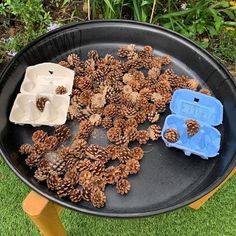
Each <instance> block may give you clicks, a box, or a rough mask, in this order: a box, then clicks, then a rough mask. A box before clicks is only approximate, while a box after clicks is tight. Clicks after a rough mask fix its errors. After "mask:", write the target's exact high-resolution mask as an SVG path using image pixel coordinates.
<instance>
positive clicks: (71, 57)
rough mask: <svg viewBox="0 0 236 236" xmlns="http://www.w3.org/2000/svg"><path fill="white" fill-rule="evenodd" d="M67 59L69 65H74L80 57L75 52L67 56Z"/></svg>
mask: <svg viewBox="0 0 236 236" xmlns="http://www.w3.org/2000/svg"><path fill="white" fill-rule="evenodd" d="M67 61H68V63H69V64H70V65H71V66H75V65H76V64H78V63H79V61H80V58H79V56H78V55H77V54H75V53H72V54H70V55H69V56H68V57H67Z"/></svg>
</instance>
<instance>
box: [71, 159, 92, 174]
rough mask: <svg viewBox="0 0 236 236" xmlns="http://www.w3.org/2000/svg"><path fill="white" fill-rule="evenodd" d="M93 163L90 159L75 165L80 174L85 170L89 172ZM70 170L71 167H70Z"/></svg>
mask: <svg viewBox="0 0 236 236" xmlns="http://www.w3.org/2000/svg"><path fill="white" fill-rule="evenodd" d="M91 164H92V162H91V161H90V160H88V159H84V160H79V161H78V162H76V163H75V167H76V169H77V170H78V171H79V172H82V171H84V170H88V169H89V168H90V166H91ZM68 168H69V167H68Z"/></svg>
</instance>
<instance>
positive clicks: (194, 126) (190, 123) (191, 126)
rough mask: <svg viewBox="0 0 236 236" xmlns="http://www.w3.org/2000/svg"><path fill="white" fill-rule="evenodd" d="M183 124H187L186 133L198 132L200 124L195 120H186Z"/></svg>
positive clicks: (191, 134) (193, 133) (190, 134)
mask: <svg viewBox="0 0 236 236" xmlns="http://www.w3.org/2000/svg"><path fill="white" fill-rule="evenodd" d="M185 124H186V125H187V133H188V135H189V136H193V135H195V134H196V133H198V131H199V129H200V125H199V124H198V122H197V121H196V120H186V121H185Z"/></svg>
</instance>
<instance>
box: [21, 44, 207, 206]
mask: <svg viewBox="0 0 236 236" xmlns="http://www.w3.org/2000/svg"><path fill="white" fill-rule="evenodd" d="M118 56H119V57H120V58H122V60H121V59H116V58H114V57H113V56H112V55H110V54H107V55H105V57H104V58H102V57H100V56H99V54H98V52H97V51H96V50H91V51H89V52H88V59H87V60H85V61H82V60H81V59H80V58H79V57H78V55H76V54H70V55H69V56H68V57H67V59H66V60H64V61H60V62H59V64H60V65H62V66H65V67H67V68H70V69H73V70H74V71H75V79H74V85H73V91H72V96H71V102H70V107H69V110H68V119H72V120H76V121H78V122H79V129H78V131H77V133H76V135H75V136H74V137H72V138H70V140H71V143H70V145H69V146H63V143H64V142H65V141H66V140H67V139H68V138H69V137H70V135H71V132H70V130H69V128H68V127H67V126H66V125H62V126H58V127H56V128H55V131H54V133H53V134H52V135H49V134H48V133H46V132H44V131H43V130H38V131H36V132H34V133H33V136H32V141H33V144H23V145H22V146H21V147H20V150H19V151H20V153H21V154H22V155H25V156H26V159H25V162H26V164H27V165H28V166H30V167H31V168H33V170H34V171H35V172H34V177H35V178H36V179H37V180H38V181H46V184H47V186H48V188H49V189H51V190H53V191H56V193H57V195H58V196H59V197H60V198H62V197H68V198H69V199H70V200H71V201H72V202H75V203H78V202H79V201H81V200H82V199H83V200H86V201H91V203H92V204H93V205H94V206H95V207H98V208H100V207H103V206H104V204H105V202H106V195H105V193H104V191H105V186H106V185H107V184H112V185H115V186H116V189H117V192H118V193H120V194H127V193H128V192H129V191H130V189H131V184H130V182H129V180H128V178H127V177H128V176H129V175H132V174H136V173H138V171H139V170H140V160H141V159H142V158H143V155H144V152H143V150H142V148H141V147H140V146H137V147H134V148H132V149H130V148H129V146H128V145H129V143H130V142H133V141H137V143H139V144H140V145H142V144H146V143H147V142H148V141H149V140H157V139H158V138H159V137H160V133H161V128H160V127H159V126H158V125H156V124H152V123H156V122H157V121H158V119H159V115H160V114H161V113H163V112H164V111H165V110H166V107H167V105H168V104H169V102H170V100H171V98H172V94H173V92H174V91H175V90H176V89H179V88H187V89H192V90H196V89H197V88H198V82H197V80H194V79H190V78H188V77H186V76H179V75H176V74H175V73H174V72H173V70H171V69H166V70H165V71H164V72H163V73H162V70H163V66H166V65H168V64H169V63H170V62H171V58H170V57H169V56H162V57H157V56H154V55H153V49H152V47H150V46H145V47H144V48H143V49H142V50H140V51H138V50H137V49H136V47H135V45H133V44H131V45H128V46H127V47H126V48H120V49H119V50H118ZM201 92H203V93H209V91H208V90H206V89H205V90H201ZM146 121H147V122H150V123H151V124H150V126H149V127H148V128H147V129H146V130H140V129H139V128H138V127H139V125H140V124H142V123H144V122H146ZM99 126H102V127H103V128H105V129H107V138H108V140H109V141H110V142H111V144H110V145H109V146H107V147H101V146H99V145H96V144H90V145H89V144H88V140H89V137H90V136H91V134H92V132H93V130H94V127H99ZM110 160H117V161H118V165H111V164H110Z"/></svg>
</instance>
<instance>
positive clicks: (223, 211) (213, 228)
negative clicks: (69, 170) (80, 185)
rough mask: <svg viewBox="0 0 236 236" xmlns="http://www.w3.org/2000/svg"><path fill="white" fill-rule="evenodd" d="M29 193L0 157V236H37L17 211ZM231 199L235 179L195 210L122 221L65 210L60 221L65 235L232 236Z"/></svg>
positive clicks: (235, 217)
mask: <svg viewBox="0 0 236 236" xmlns="http://www.w3.org/2000/svg"><path fill="white" fill-rule="evenodd" d="M29 191H30V190H29V188H28V187H27V186H26V185H24V184H23V183H22V182H21V181H20V180H19V179H18V178H17V177H16V176H15V175H14V174H13V172H12V171H10V169H9V168H8V167H7V166H6V164H5V163H4V161H3V160H2V159H1V158H0V213H1V214H0V236H38V235H40V233H39V231H38V230H37V229H36V227H35V226H34V225H33V223H31V221H30V220H29V219H28V218H27V217H26V216H25V215H24V213H23V211H22V210H21V203H22V201H23V199H24V198H25V196H26V195H27V193H28V192H29ZM235 196H236V176H235V177H233V178H232V179H231V180H229V181H228V182H227V183H226V184H225V185H224V186H223V188H222V189H221V190H220V191H219V192H218V193H216V194H215V195H214V197H213V198H212V199H210V200H209V201H208V202H207V203H206V204H205V205H204V206H203V207H202V208H201V209H200V210H198V211H194V210H191V209H189V208H188V207H185V208H183V209H180V210H177V211H175V212H171V213H168V214H163V215H160V216H155V217H148V218H141V219H129V220H125V219H107V218H100V217H95V216H89V215H84V214H80V213H77V212H74V211H71V210H65V211H64V212H63V214H62V221H63V224H64V225H65V228H66V230H67V232H68V234H69V236H80V235H83V236H84V235H85V236H87V235H96V236H100V235H102V236H105V235H122V236H123V235H124V236H132V235H135V236H136V235H145V236H149V235H158V236H161V235H168V236H171V235H178V236H182V235H184V236H185V235H187V236H192V235H194V236H195V235H197V236H204V235H206V236H211V235H212V236H217V235H219V236H224V235H225V236H230V235H232V236H235V235H236V201H235ZM55 236H56V235H55Z"/></svg>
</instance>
